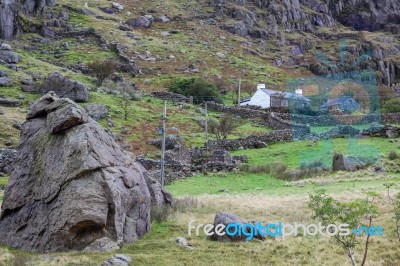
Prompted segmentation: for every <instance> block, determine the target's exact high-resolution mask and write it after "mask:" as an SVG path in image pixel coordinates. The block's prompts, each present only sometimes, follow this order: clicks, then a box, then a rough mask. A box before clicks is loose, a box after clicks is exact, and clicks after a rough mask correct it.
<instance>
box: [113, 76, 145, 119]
mask: <svg viewBox="0 0 400 266" xmlns="http://www.w3.org/2000/svg"><path fill="white" fill-rule="evenodd" d="M117 90H118V95H117V98H118V103H119V105H120V106H121V108H122V110H123V113H124V120H128V117H129V115H130V114H131V112H132V105H133V101H137V100H139V99H140V93H139V90H138V89H137V88H136V87H135V85H130V84H127V83H125V82H122V83H119V84H118V85H117Z"/></svg>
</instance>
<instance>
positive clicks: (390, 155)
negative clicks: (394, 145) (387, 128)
mask: <svg viewBox="0 0 400 266" xmlns="http://www.w3.org/2000/svg"><path fill="white" fill-rule="evenodd" d="M398 158H399V155H398V154H397V153H396V152H395V151H390V153H389V159H390V160H396V159H398Z"/></svg>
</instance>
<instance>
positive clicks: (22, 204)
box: [0, 92, 171, 252]
mask: <svg viewBox="0 0 400 266" xmlns="http://www.w3.org/2000/svg"><path fill="white" fill-rule="evenodd" d="M27 119H28V120H27V122H25V123H24V124H23V126H22V131H21V142H20V146H19V150H18V155H17V157H16V160H15V168H14V170H13V171H12V173H11V176H10V181H9V184H8V185H7V187H6V190H5V194H4V201H3V205H2V207H1V209H2V213H1V216H0V242H2V243H4V244H7V245H10V246H13V247H15V248H18V249H24V250H31V251H40V252H46V251H65V250H72V249H73V250H83V249H84V248H86V247H87V246H89V245H92V244H93V243H94V242H96V241H97V240H98V239H101V238H104V237H107V238H109V239H110V240H111V241H113V242H115V243H117V244H118V245H121V244H123V243H130V242H133V241H135V240H137V239H138V238H140V237H141V236H143V235H144V234H145V233H147V232H148V231H149V230H150V217H149V216H150V205H151V201H152V199H151V191H154V186H155V185H154V184H152V185H151V187H150V189H149V186H148V181H147V179H146V177H145V173H144V171H143V168H142V166H140V165H139V164H138V163H136V162H134V160H133V159H132V158H131V157H130V156H129V155H127V154H126V153H124V152H123V150H121V148H120V147H119V146H118V145H117V144H116V142H115V141H114V140H113V139H112V137H111V136H110V135H109V134H108V133H106V132H105V131H104V130H103V129H102V128H100V126H99V125H98V124H97V123H96V122H95V121H94V120H93V119H91V118H90V117H89V116H88V115H87V113H86V112H85V110H84V109H83V108H82V107H80V106H79V105H77V104H76V103H74V102H72V101H71V100H69V99H62V98H58V97H57V96H56V94H55V93H54V92H49V93H48V94H46V95H45V96H43V97H42V98H40V99H39V100H38V101H37V102H35V103H34V104H33V105H32V106H31V108H30V110H29V113H28V116H27ZM153 193H154V192H153ZM157 193H159V195H161V196H162V197H161V196H160V197H158V200H159V201H160V204H166V203H167V201H169V200H171V196H170V195H169V194H168V193H167V192H166V191H165V190H161V191H158V192H157ZM93 246H100V247H101V246H102V245H97V244H93ZM93 246H92V247H93Z"/></svg>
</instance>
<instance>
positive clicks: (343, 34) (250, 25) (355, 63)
mask: <svg viewBox="0 0 400 266" xmlns="http://www.w3.org/2000/svg"><path fill="white" fill-rule="evenodd" d="M208 4H209V5H210V6H212V7H213V8H214V10H215V16H216V18H217V19H218V20H219V21H220V22H221V28H223V29H225V30H227V31H229V32H231V33H234V34H237V35H241V36H245V37H253V38H261V39H265V40H271V39H277V43H278V45H280V46H281V47H282V48H281V49H283V47H284V46H287V47H291V51H290V53H291V54H290V55H289V56H288V54H287V52H286V53H284V56H283V57H286V58H283V57H277V58H276V59H275V62H274V63H275V65H276V66H278V67H280V66H289V67H292V66H296V65H297V66H304V67H306V68H307V69H308V70H310V71H311V72H312V73H314V74H315V75H331V76H335V75H337V74H338V73H343V72H352V71H360V70H366V69H374V70H376V71H377V73H379V74H378V80H379V81H380V82H382V83H383V84H386V85H389V86H394V85H395V83H397V81H398V80H399V79H400V65H399V64H398V63H397V62H398V61H397V60H396V59H398V57H399V56H400V44H399V42H398V41H397V40H396V38H394V37H391V34H398V33H399V32H400V2H399V1H397V0H350V1H343V0H254V1H252V0H219V1H208ZM346 27H348V28H346ZM359 31H369V32H374V31H385V32H387V35H388V36H387V37H385V38H376V37H377V36H378V35H377V36H373V35H367V36H364V35H365V34H363V33H359ZM291 33H298V34H299V35H300V37H298V38H297V39H296V38H293V37H292V38H290V39H289V38H287V36H288V34H291ZM305 33H309V34H312V35H311V36H310V35H305ZM302 35H303V36H302ZM335 39H349V40H353V41H354V40H356V41H358V42H359V43H357V44H356V45H354V44H351V45H350V44H345V45H344V46H343V47H339V48H338V49H337V50H335V51H334V52H335V53H336V54H334V55H333V56H332V57H330V58H323V57H320V58H318V57H317V58H315V57H314V56H313V57H311V58H310V57H305V55H307V53H313V54H314V55H315V50H319V51H318V52H321V51H322V50H321V49H320V48H321V44H323V43H325V42H326V41H329V40H335ZM326 43H327V42H326ZM329 50H330V51H331V52H332V49H331V48H330V49H329ZM343 52H345V53H346V55H345V56H346V58H343V57H342V56H341V54H343ZM316 59H317V60H316ZM327 59H329V60H330V61H329V60H327ZM343 60H345V62H343Z"/></svg>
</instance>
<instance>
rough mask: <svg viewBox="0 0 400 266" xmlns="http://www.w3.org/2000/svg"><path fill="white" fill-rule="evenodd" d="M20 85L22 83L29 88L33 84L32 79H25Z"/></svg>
mask: <svg viewBox="0 0 400 266" xmlns="http://www.w3.org/2000/svg"><path fill="white" fill-rule="evenodd" d="M21 83H22V84H23V85H28V86H30V85H32V84H33V79H32V78H25V79H23V80H21Z"/></svg>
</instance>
